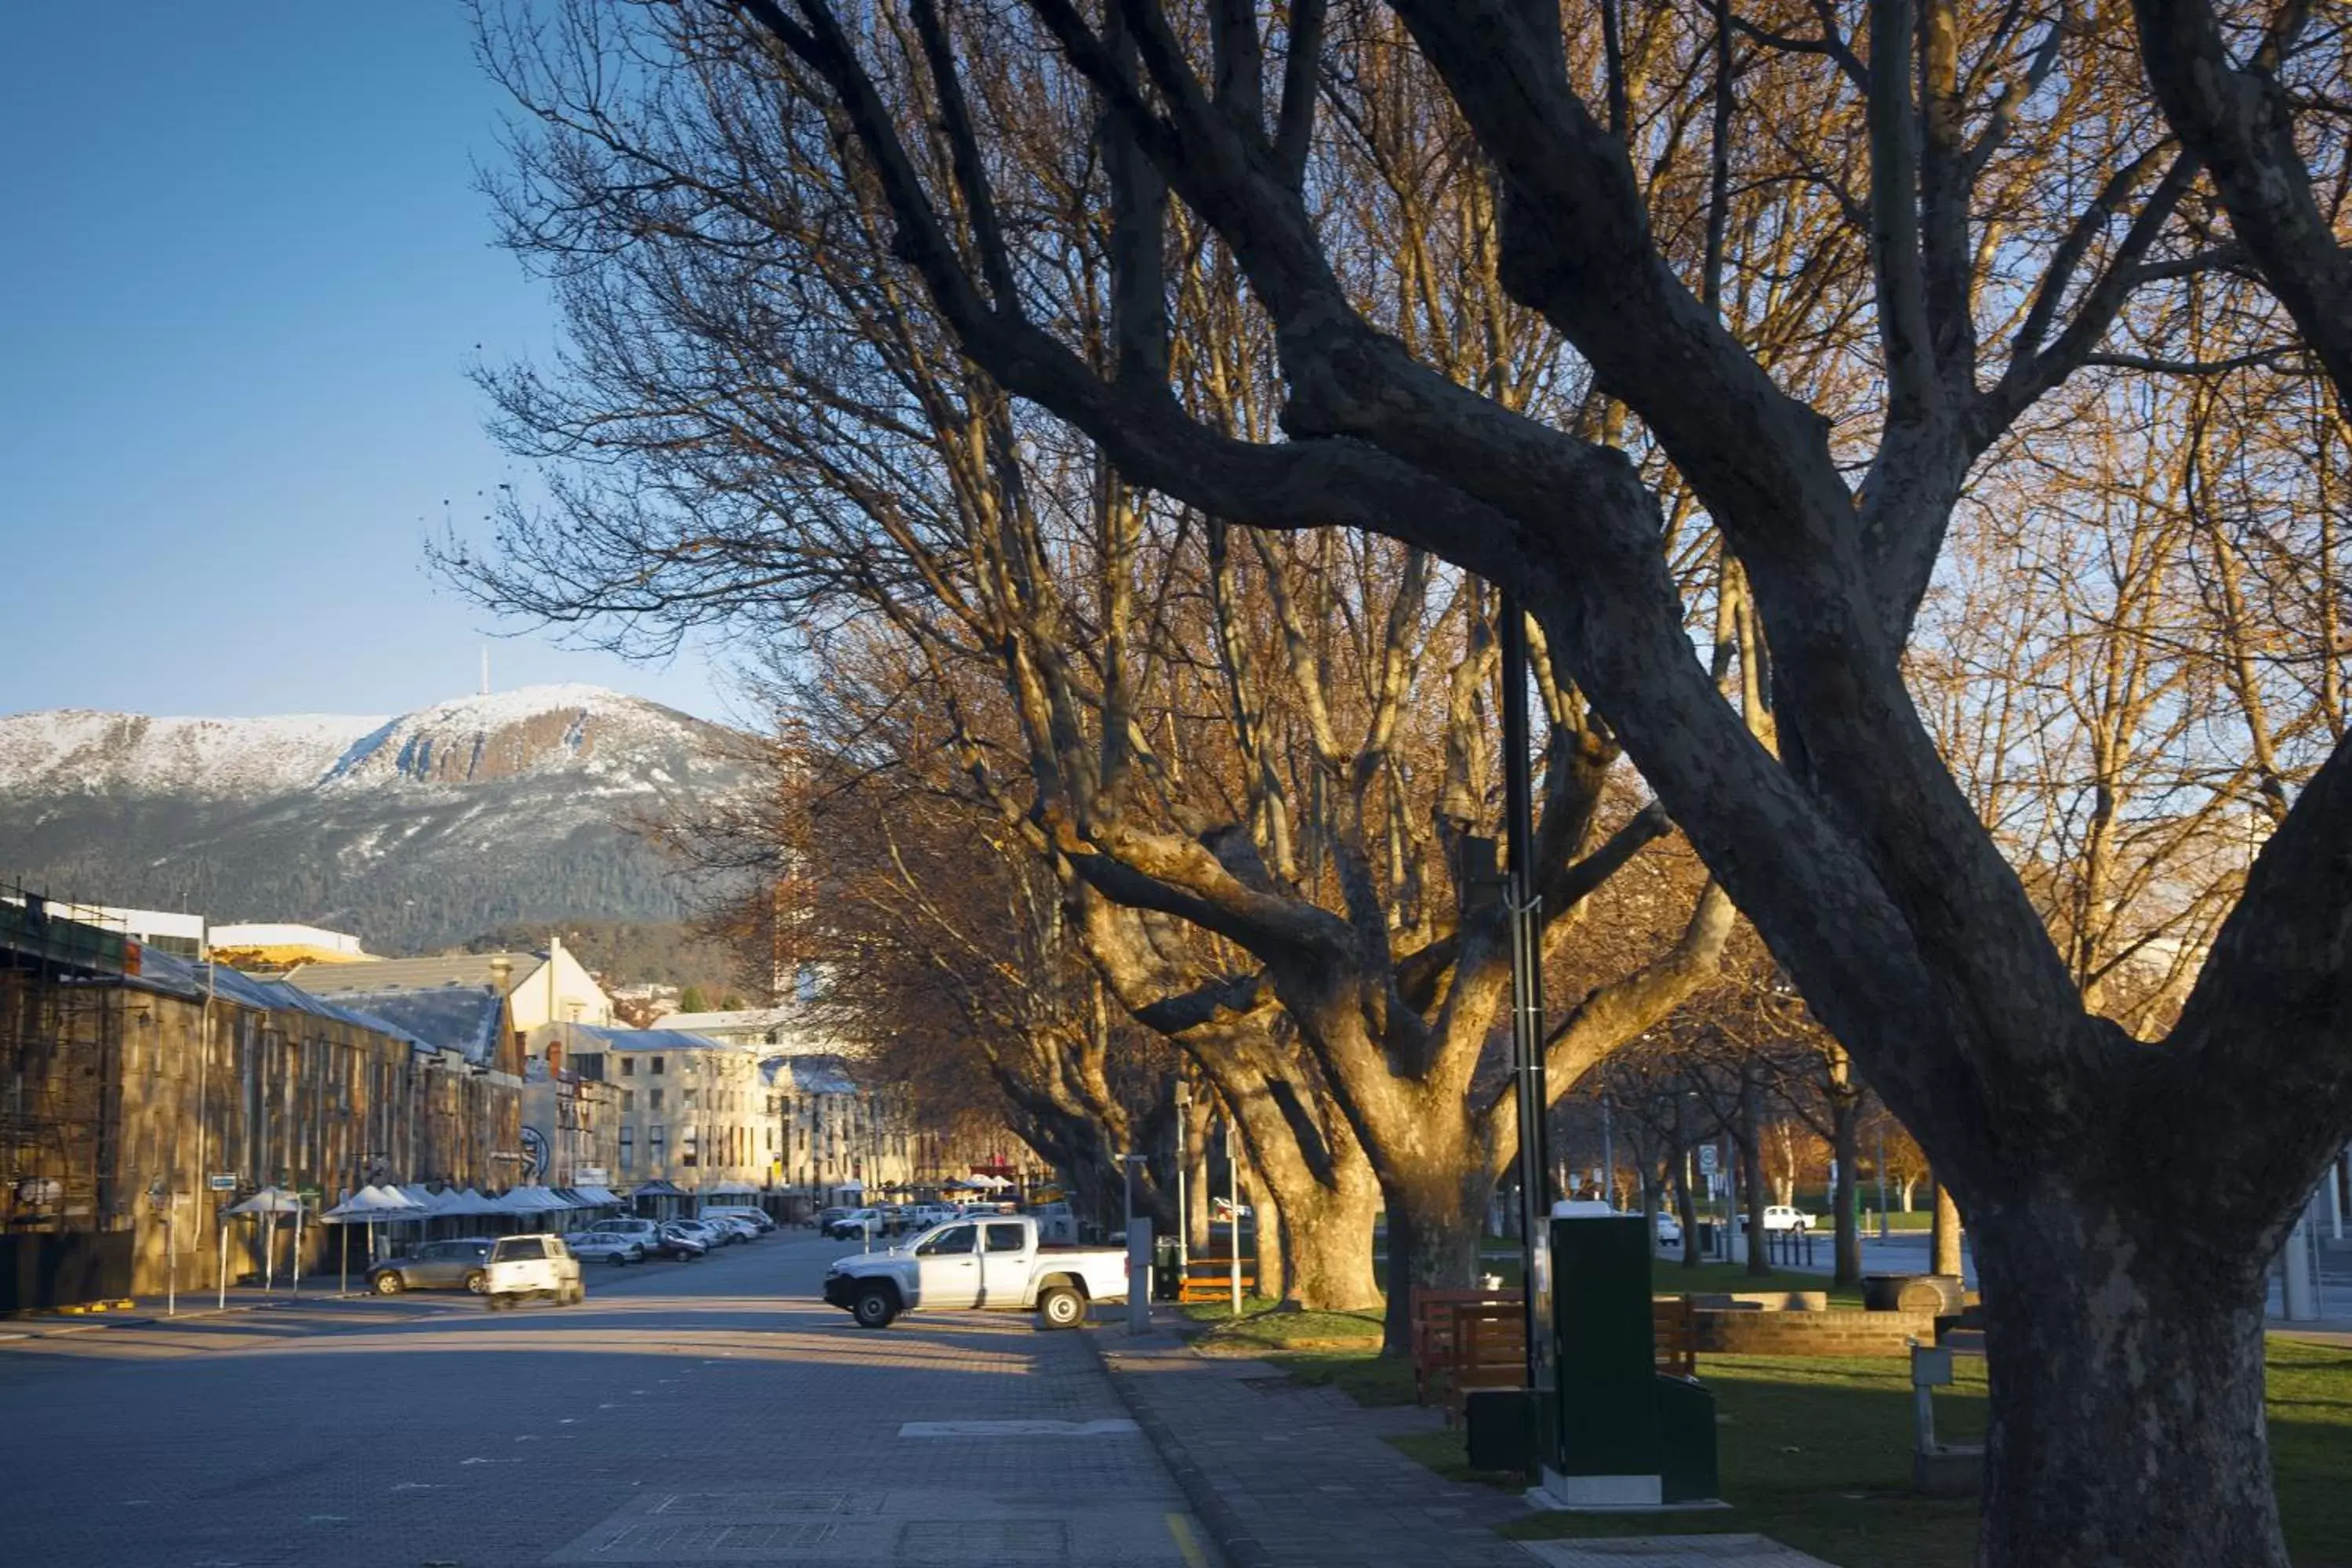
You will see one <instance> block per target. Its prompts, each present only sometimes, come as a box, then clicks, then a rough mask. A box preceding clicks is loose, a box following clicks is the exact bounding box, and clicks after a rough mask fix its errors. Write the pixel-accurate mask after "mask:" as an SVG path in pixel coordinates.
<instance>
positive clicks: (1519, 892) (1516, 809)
mask: <svg viewBox="0 0 2352 1568" xmlns="http://www.w3.org/2000/svg"><path fill="white" fill-rule="evenodd" d="M1502 621H1503V626H1502V632H1503V635H1502V650H1501V651H1502V664H1503V816H1504V825H1503V826H1504V834H1505V850H1506V853H1507V855H1508V857H1509V871H1510V875H1509V879H1508V880H1507V883H1506V884H1505V887H1506V892H1505V896H1506V897H1507V899H1508V900H1509V901H1510V920H1511V1057H1512V1068H1513V1071H1514V1077H1515V1079H1516V1080H1517V1096H1518V1120H1519V1215H1520V1224H1519V1247H1520V1256H1521V1265H1522V1267H1521V1278H1522V1279H1525V1281H1526V1288H1525V1289H1524V1291H1523V1292H1522V1294H1523V1295H1524V1296H1525V1297H1526V1299H1527V1343H1528V1387H1529V1388H1534V1389H1541V1388H1545V1387H1548V1386H1549V1384H1550V1373H1551V1359H1552V1358H1551V1336H1550V1334H1549V1332H1548V1329H1549V1324H1550V1322H1551V1233H1550V1222H1551V1194H1550V1172H1551V1157H1550V1152H1549V1149H1547V1148H1546V1146H1545V1142H1546V1141H1545V1127H1544V1113H1545V1111H1546V1110H1547V1109H1548V1108H1549V1101H1550V1097H1549V1095H1548V1094H1547V1093H1546V1092H1545V1085H1544V1063H1543V1050H1544V1037H1543V1035H1544V1016H1543V1015H1544V1004H1543V942H1542V927H1541V924H1540V921H1539V917H1540V913H1541V911H1540V910H1539V909H1538V904H1537V893H1536V878H1535V866H1534V860H1535V839H1536V830H1535V779H1534V771H1533V764H1532V762H1531V760H1530V758H1529V755H1528V742H1529V735H1528V624H1527V617H1526V616H1524V615H1523V614H1522V613H1521V612H1520V609H1519V602H1518V599H1517V596H1516V595H1512V594H1510V593H1508V592H1506V593H1505V594H1504V595H1503V603H1502Z"/></svg>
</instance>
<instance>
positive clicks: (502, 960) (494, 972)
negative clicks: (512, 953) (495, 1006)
mask: <svg viewBox="0 0 2352 1568" xmlns="http://www.w3.org/2000/svg"><path fill="white" fill-rule="evenodd" d="M490 989H491V990H493V991H495V992H497V993H498V994H499V995H501V996H504V995H505V994H508V993H509V992H510V991H512V990H513V989H514V960H513V959H511V958H509V957H508V956H507V955H506V954H505V953H503V952H494V953H492V954H491V955H490Z"/></svg>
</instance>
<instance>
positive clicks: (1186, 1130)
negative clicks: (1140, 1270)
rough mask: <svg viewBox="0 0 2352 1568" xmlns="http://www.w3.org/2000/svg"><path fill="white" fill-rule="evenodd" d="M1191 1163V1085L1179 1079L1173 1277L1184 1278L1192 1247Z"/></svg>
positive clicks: (1177, 1090)
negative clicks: (1189, 1202) (1188, 1181)
mask: <svg viewBox="0 0 2352 1568" xmlns="http://www.w3.org/2000/svg"><path fill="white" fill-rule="evenodd" d="M1191 1163H1192V1085H1191V1084H1189V1083H1186V1082H1185V1081H1184V1080H1183V1079H1181V1078H1180V1079H1177V1080H1176V1278H1177V1279H1183V1278H1184V1266H1185V1264H1187V1263H1188V1262H1190V1261H1191V1260H1192V1253H1191V1247H1190V1246H1189V1245H1188V1244H1189V1243H1190V1241H1191V1239H1192V1209H1191V1208H1189V1207H1188V1206H1186V1202H1187V1192H1186V1188H1185V1181H1186V1179H1187V1176H1188V1173H1187V1172H1186V1170H1185V1168H1184V1167H1186V1166H1187V1165H1190V1164H1191Z"/></svg>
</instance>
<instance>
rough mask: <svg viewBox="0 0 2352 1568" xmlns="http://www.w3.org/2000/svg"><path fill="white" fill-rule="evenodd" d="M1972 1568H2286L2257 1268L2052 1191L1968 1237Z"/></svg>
mask: <svg viewBox="0 0 2352 1568" xmlns="http://www.w3.org/2000/svg"><path fill="white" fill-rule="evenodd" d="M1974 1234H1975V1236H1976V1238H1977V1244H1978V1248H1977V1250H1978V1257H1977V1267H1978V1270H1979V1277H1980V1279H1981V1280H1982V1283H1983V1287H1984V1300H1985V1313H1986V1349H1987V1353H1988V1357H1989V1362H1990V1378H1991V1384H1992V1411H1991V1415H1992V1420H1991V1426H1990V1431H1989V1433H1988V1437H1987V1445H1986V1454H1985V1496H1984V1504H1985V1506H1984V1519H1985V1534H1984V1539H1983V1542H1982V1545H1981V1554H1980V1556H1979V1562H1980V1563H1982V1564H1983V1565H1984V1568H2223V1565H2224V1564H2226V1565H2227V1568H2286V1563H2287V1556H2286V1548H2285V1544H2284V1538H2283V1537H2282V1535H2281V1534H2280V1531H2279V1521H2278V1507H2277V1502H2276V1500H2275V1498H2274V1497H2273V1492H2272V1488H2271V1471H2270V1448H2269V1441H2268V1435H2267V1429H2266V1426H2265V1422H2264V1415H2263V1308H2264V1304H2265V1296H2264V1282H2263V1275H2262V1273H2261V1271H2260V1269H2259V1268H2258V1267H2250V1266H2248V1265H2246V1264H2244V1263H2242V1262H2240V1263H2233V1264H2229V1265H2222V1264H2221V1263H2218V1262H2217V1261H2215V1259H2216V1257H2217V1255H2216V1254H2215V1253H2213V1252H2212V1251H2210V1250H2207V1249H2203V1248H2200V1247H2195V1246H2194V1245H2193V1244H2191V1245H2183V1243H2184V1242H2185V1241H2186V1238H2180V1237H2171V1238H2168V1237H2159V1236H2150V1235H2147V1234H2146V1231H2145V1222H2140V1226H2138V1227H2135V1226H2131V1225H2128V1224H2126V1222H2124V1221H2121V1220H2119V1219H2118V1218H2117V1217H2116V1216H2115V1215H2113V1214H2112V1213H2105V1212H2102V1210H2101V1208H2100V1206H2099V1205H2097V1204H2096V1203H2095V1202H2086V1201H2084V1200H2082V1199H2080V1198H2076V1197H2072V1196H2070V1195H2069V1194H2065V1193H2063V1192H2062V1191H2059V1190H2057V1189H2056V1187H2055V1184H2052V1185H2050V1186H2047V1187H2045V1188H2044V1189H2043V1190H2042V1191H2040V1192H2037V1193H2036V1194H2033V1195H2032V1197H2031V1198H2027V1199H2022V1200H2021V1201H2020V1202H2019V1203H2018V1205H2016V1206H2015V1207H2014V1208H2003V1209H1998V1210H1994V1211H1993V1212H1991V1213H1989V1214H1988V1215H1986V1216H1985V1217H1984V1218H1983V1219H1982V1220H1980V1221H1979V1225H1978V1227H1977V1229H1976V1230H1975V1232H1974Z"/></svg>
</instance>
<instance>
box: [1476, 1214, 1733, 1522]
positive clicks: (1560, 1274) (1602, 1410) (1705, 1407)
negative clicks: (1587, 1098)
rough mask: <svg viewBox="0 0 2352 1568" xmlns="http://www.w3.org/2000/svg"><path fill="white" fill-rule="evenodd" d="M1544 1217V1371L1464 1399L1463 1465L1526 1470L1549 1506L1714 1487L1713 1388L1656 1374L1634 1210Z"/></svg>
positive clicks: (1673, 1499)
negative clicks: (1529, 1382)
mask: <svg viewBox="0 0 2352 1568" xmlns="http://www.w3.org/2000/svg"><path fill="white" fill-rule="evenodd" d="M1553 1213H1554V1217H1553V1219H1552V1221H1551V1232H1550V1237H1551V1258H1550V1279H1551V1323H1550V1346H1549V1348H1550V1351H1551V1367H1552V1373H1553V1375H1552V1377H1551V1378H1550V1379H1549V1380H1548V1383H1547V1386H1544V1387H1541V1388H1536V1389H1525V1388H1519V1389H1495V1390H1486V1391H1481V1392H1479V1393H1475V1394H1471V1395H1470V1396H1469V1398H1468V1400H1467V1401H1465V1408H1464V1415H1465V1423H1466V1425H1467V1426H1468V1432H1467V1434H1466V1436H1467V1442H1468V1447H1469V1458H1470V1463H1471V1465H1472V1466H1473V1467H1474V1468H1478V1469H1492V1470H1501V1469H1518V1470H1523V1471H1525V1472H1528V1473H1533V1474H1535V1475H1537V1476H1538V1479H1539V1481H1540V1491H1541V1493H1542V1494H1543V1495H1542V1496H1540V1497H1538V1498H1537V1500H1538V1501H1541V1502H1545V1503H1547V1504H1548V1505H1549V1506H1550V1507H1554V1508H1569V1509H1585V1510H1592V1511H1594V1512H1619V1511H1625V1510H1641V1509H1645V1508H1658V1507H1662V1506H1664V1505H1667V1504H1673V1503H1688V1502H1698V1501H1703V1500H1709V1499H1712V1498H1713V1497H1714V1496H1715V1493H1716V1487H1717V1480H1716V1451H1715V1395H1713V1394H1709V1393H1708V1392H1707V1391H1706V1388H1705V1387H1704V1386H1702V1385H1701V1384H1698V1383H1697V1382H1696V1381H1695V1380H1693V1379H1690V1378H1685V1377H1670V1376H1666V1375H1664V1374H1662V1373H1659V1371H1658V1370H1657V1353H1656V1346H1655V1343H1654V1333H1655V1318H1654V1313H1653V1310H1652V1308H1651V1304H1650V1235H1649V1227H1648V1226H1646V1225H1644V1224H1643V1219H1642V1216H1641V1215H1620V1214H1617V1213H1615V1212H1613V1211H1612V1210H1611V1209H1610V1208H1609V1207H1608V1205H1604V1204H1598V1203H1595V1204H1590V1205H1587V1204H1576V1203H1570V1204H1561V1205H1559V1206H1558V1207H1557V1208H1556V1209H1555V1210H1554V1211H1553Z"/></svg>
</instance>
